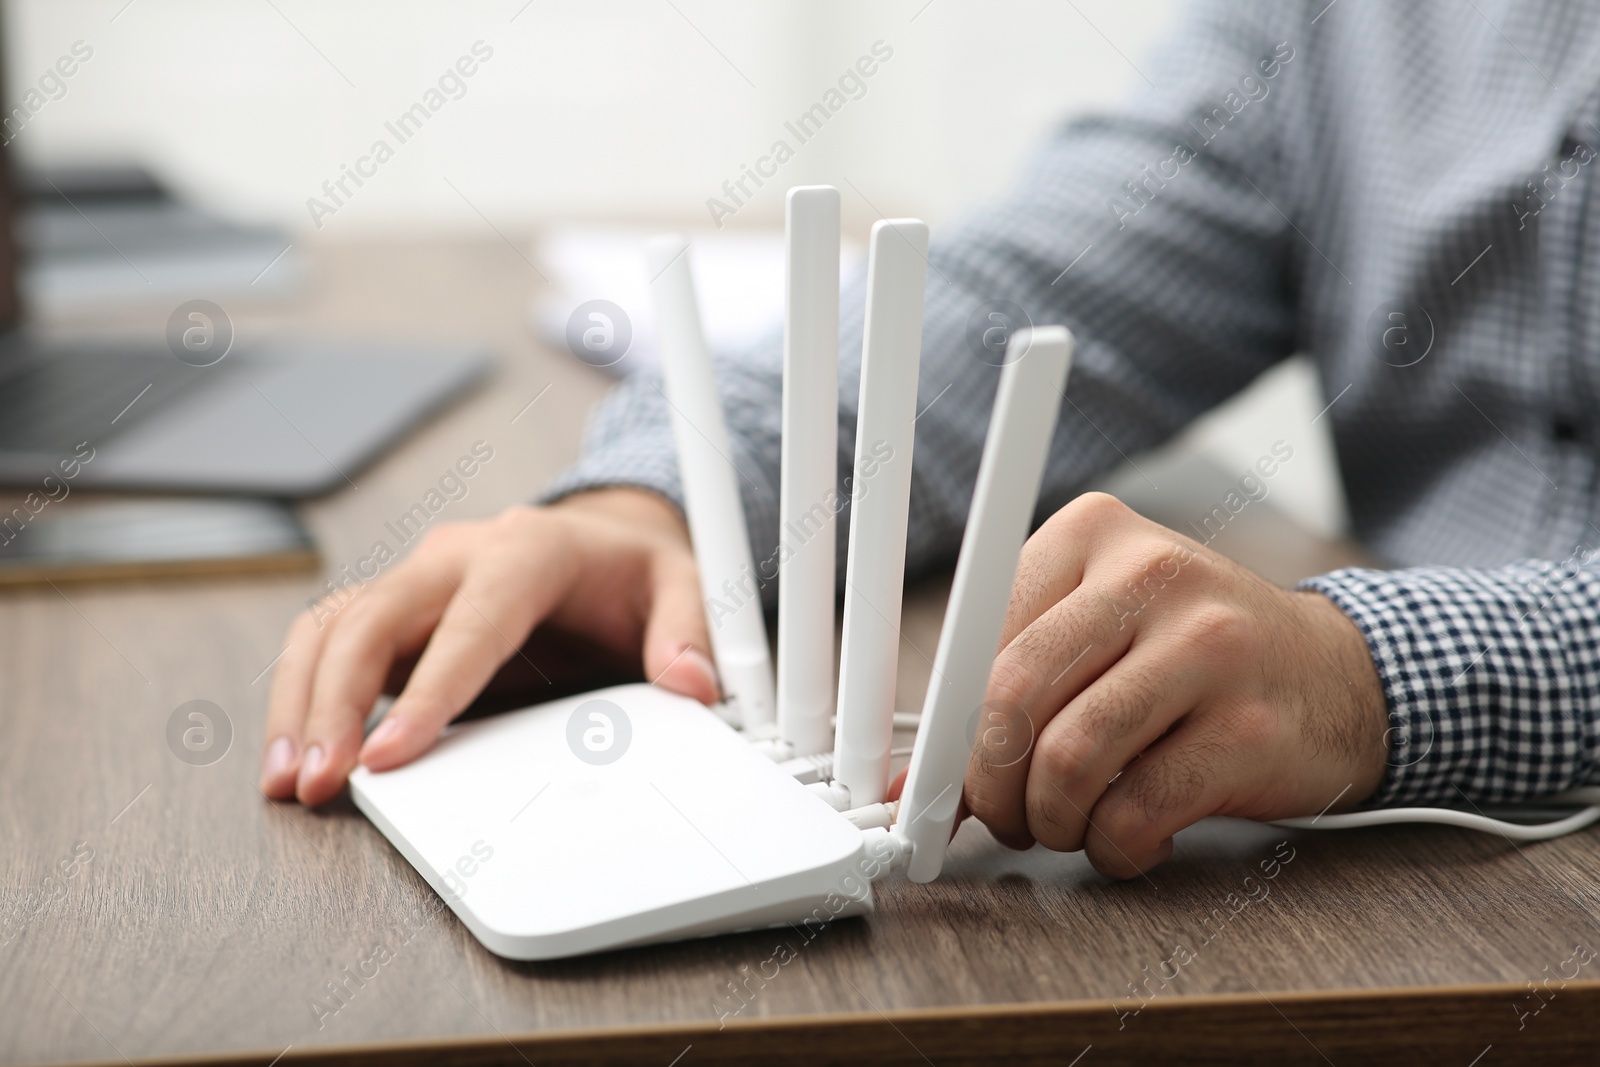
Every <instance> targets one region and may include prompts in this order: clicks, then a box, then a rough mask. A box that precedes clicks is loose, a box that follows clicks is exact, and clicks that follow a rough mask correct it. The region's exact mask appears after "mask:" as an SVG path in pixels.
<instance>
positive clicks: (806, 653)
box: [778, 185, 839, 756]
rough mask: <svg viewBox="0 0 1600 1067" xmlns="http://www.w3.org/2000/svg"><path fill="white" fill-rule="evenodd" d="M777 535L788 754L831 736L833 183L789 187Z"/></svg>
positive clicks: (835, 462) (824, 744)
mask: <svg viewBox="0 0 1600 1067" xmlns="http://www.w3.org/2000/svg"><path fill="white" fill-rule="evenodd" d="M787 210H788V217H787V219H786V226H785V232H786V237H787V245H788V274H787V285H788V291H787V293H786V304H785V314H784V331H783V485H782V491H781V497H780V504H779V528H778V538H779V540H780V542H781V543H782V545H783V546H784V548H785V549H786V551H785V552H783V553H782V554H781V555H780V559H779V563H778V736H779V738H780V739H781V740H783V741H784V742H786V743H787V746H788V753H787V754H789V755H795V756H808V755H811V754H813V753H817V752H824V751H827V750H828V749H829V748H830V747H832V744H833V703H834V700H833V698H834V679H833V611H834V586H835V560H834V557H835V554H836V552H837V548H836V541H835V537H836V535H835V532H834V530H835V525H836V524H835V521H834V520H835V514H836V507H835V504H836V499H837V498H836V494H837V492H838V479H839V190H837V189H835V188H833V187H832V186H828V185H813V186H801V187H799V188H795V189H790V190H789V198H788V208H787Z"/></svg>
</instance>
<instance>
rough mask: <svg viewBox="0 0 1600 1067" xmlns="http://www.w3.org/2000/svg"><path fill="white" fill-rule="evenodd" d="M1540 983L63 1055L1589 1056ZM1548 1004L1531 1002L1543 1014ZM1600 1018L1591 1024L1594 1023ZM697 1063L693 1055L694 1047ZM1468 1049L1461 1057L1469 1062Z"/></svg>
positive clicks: (1582, 1015) (1580, 1028)
mask: <svg viewBox="0 0 1600 1067" xmlns="http://www.w3.org/2000/svg"><path fill="white" fill-rule="evenodd" d="M1541 988H1542V989H1543V992H1544V993H1545V994H1548V997H1546V996H1543V995H1540V994H1538V993H1536V992H1535V991H1534V988H1533V984H1532V983H1523V984H1522V985H1513V984H1510V983H1492V984H1472V985H1455V986H1419V987H1401V988H1387V989H1385V988H1377V989H1359V990H1300V991H1293V992H1275V993H1273V994H1272V995H1271V996H1270V997H1269V996H1267V995H1266V994H1264V993H1260V992H1252V993H1229V994H1214V995H1203V996H1176V995H1169V996H1164V997H1157V998H1154V999H1152V1000H1150V1001H1147V1002H1144V1004H1143V1005H1142V1008H1141V1004H1140V1002H1139V1001H1138V1000H1117V1001H1112V1000H1065V1001H1042V1002H1037V1003H1017V1004H985V1005H971V1006H947V1007H939V1008H920V1009H909V1010H896V1011H888V1012H883V1011H865V1012H834V1013H818V1014H815V1015H791V1016H782V1017H776V1018H766V1019H751V1020H733V1021H730V1022H728V1023H727V1024H726V1025H725V1026H722V1027H718V1026H717V1025H716V1024H715V1023H714V1022H705V1023H661V1024H643V1025H632V1026H626V1027H608V1028H603V1029H578V1030H545V1031H534V1032H525V1033H515V1034H496V1035H471V1036H464V1037H446V1038H422V1039H409V1040H401V1041H384V1042H361V1043H355V1044H350V1045H335V1046H327V1047H307V1048H297V1047H295V1046H293V1045H290V1046H288V1047H287V1048H273V1049H265V1050H259V1051H240V1052H228V1053H218V1054H198V1055H192V1054H191V1055H183V1056H175V1057H153V1058H143V1057H141V1058H137V1059H135V1060H131V1061H130V1060H127V1059H123V1058H120V1057H119V1058H116V1059H106V1060H100V1061H83V1060H77V1061H62V1063H63V1064H66V1063H70V1064H72V1067H100V1065H101V1064H104V1065H105V1067H114V1065H118V1064H122V1065H127V1064H129V1063H137V1064H163V1065H172V1067H201V1065H216V1067H237V1065H246V1064H250V1065H261V1064H279V1065H282V1067H290V1065H306V1064H326V1065H329V1067H355V1065H366V1064H385V1065H412V1064H451V1065H469V1064H470V1065H479V1064H499V1063H511V1064H523V1063H526V1064H536V1065H537V1067H547V1065H550V1064H566V1063H574V1064H576V1063H584V1064H624V1063H627V1064H632V1063H654V1064H658V1065H660V1067H670V1065H674V1064H678V1063H680V1061H681V1062H682V1064H683V1067H694V1065H699V1064H705V1063H708V1062H709V1063H719V1064H722V1063H727V1064H741V1063H748V1062H751V1061H752V1060H755V1059H759V1060H760V1062H761V1063H762V1064H763V1067H771V1065H776V1064H786V1063H796V1064H799V1063H806V1064H816V1063H828V1062H855V1061H858V1060H859V1061H870V1062H872V1063H874V1064H879V1063H882V1064H893V1063H918V1064H920V1063H935V1064H938V1065H940V1067H945V1065H947V1064H957V1063H984V1062H990V1061H992V1060H995V1059H997V1058H999V1057H1002V1056H1004V1057H1005V1058H1006V1060H1007V1062H1008V1063H1040V1064H1044V1063H1049V1064H1054V1065H1057V1067H1065V1065H1067V1064H1072V1063H1077V1062H1078V1060H1077V1057H1079V1056H1080V1055H1082V1054H1084V1053H1085V1052H1086V1051H1087V1050H1092V1051H1093V1052H1094V1054H1095V1055H1094V1058H1093V1060H1092V1062H1091V1063H1087V1064H1086V1067H1098V1065H1101V1064H1107V1063H1129V1064H1135V1063H1145V1062H1149V1061H1150V1059H1151V1058H1152V1057H1157V1056H1160V1057H1179V1056H1181V1057H1182V1058H1183V1059H1184V1061H1185V1062H1202V1063H1204V1062H1213V1061H1214V1062H1227V1063H1236V1062H1241V1061H1243V1060H1244V1059H1247V1058H1249V1057H1254V1056H1271V1057H1278V1058H1282V1057H1284V1056H1288V1057H1290V1058H1291V1059H1294V1058H1296V1057H1298V1058H1301V1059H1305V1060H1306V1061H1307V1062H1322V1061H1323V1060H1330V1061H1332V1062H1340V1060H1339V1057H1340V1056H1341V1055H1342V1056H1344V1057H1353V1056H1359V1057H1360V1062H1363V1063H1391V1062H1392V1063H1403V1064H1415V1063H1416V1062H1418V1060H1419V1058H1420V1059H1421V1060H1422V1061H1423V1062H1433V1061H1434V1060H1436V1059H1438V1060H1442V1061H1445V1062H1457V1063H1460V1064H1461V1065H1462V1067H1466V1065H1467V1064H1468V1063H1476V1062H1477V1060H1476V1059H1475V1058H1474V1057H1475V1056H1478V1057H1481V1056H1482V1054H1483V1053H1484V1052H1485V1051H1487V1050H1488V1049H1489V1048H1492V1047H1496V1046H1499V1047H1501V1048H1502V1049H1506V1050H1507V1051H1508V1052H1509V1053H1512V1054H1514V1056H1515V1059H1516V1060H1517V1061H1521V1060H1524V1059H1526V1058H1527V1057H1529V1056H1532V1055H1538V1056H1539V1057H1540V1063H1541V1067H1545V1065H1549V1064H1562V1063H1592V1062H1594V1061H1595V1058H1596V1054H1597V1049H1596V1047H1595V1045H1596V1033H1595V1032H1594V1030H1593V1026H1592V1020H1593V1019H1594V1018H1595V1015H1596V1012H1597V1011H1600V979H1595V980H1584V981H1568V982H1564V983H1563V982H1559V981H1557V982H1554V983H1552V984H1550V985H1548V986H1541ZM1536 1007H1537V1008H1539V1009H1540V1010H1537V1011H1535V1010H1534V1009H1535V1008H1536ZM1586 1023H1587V1024H1589V1025H1586ZM691 1052H692V1054H693V1058H692V1059H689V1058H688V1057H687V1056H686V1055H685V1054H686V1053H691ZM1461 1052H1465V1053H1466V1054H1467V1055H1466V1058H1465V1059H1458V1056H1459V1054H1460V1053H1461Z"/></svg>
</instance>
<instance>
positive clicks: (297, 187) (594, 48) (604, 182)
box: [7, 0, 1174, 229]
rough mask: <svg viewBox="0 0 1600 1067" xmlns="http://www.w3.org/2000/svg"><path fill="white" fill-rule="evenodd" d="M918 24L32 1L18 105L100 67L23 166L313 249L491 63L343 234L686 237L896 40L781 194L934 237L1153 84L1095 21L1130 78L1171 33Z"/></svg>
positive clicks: (71, 88)
mask: <svg viewBox="0 0 1600 1067" xmlns="http://www.w3.org/2000/svg"><path fill="white" fill-rule="evenodd" d="M925 2H926V0H907V2H902V3H884V4H860V3H852V2H848V0H825V2H819V0H782V2H763V3H758V4H752V3H733V2H727V0H722V2H708V0H671V2H670V3H669V2H668V0H583V2H574V0H533V3H531V4H528V5H527V6H526V7H525V8H524V4H525V3H526V0H492V2H490V0H467V2H459V0H453V2H451V3H449V4H448V5H447V4H445V3H442V2H439V0H433V2H429V3H425V2H422V0H345V2H340V3H327V2H311V0H270V2H269V0H133V3H132V4H131V5H128V6H126V7H124V5H125V4H127V0H94V2H88V0H15V2H12V3H9V4H7V14H8V19H9V26H8V29H9V32H10V40H9V42H8V63H9V68H10V69H9V75H10V83H11V92H12V94H13V97H15V95H16V94H17V93H18V92H20V90H21V88H22V87H23V86H24V85H26V84H27V83H29V82H31V81H33V80H34V79H35V78H36V77H37V76H38V75H39V74H41V73H42V72H44V71H45V70H46V69H47V68H48V67H49V65H50V64H51V63H52V62H53V61H54V60H55V59H56V58H57V57H58V56H59V55H61V54H63V53H65V52H67V51H68V50H69V48H70V47H71V45H72V43H73V42H74V41H77V40H83V41H85V42H86V43H87V44H88V45H89V46H91V47H92V48H93V49H94V57H93V59H92V60H90V61H89V62H88V63H86V64H84V66H83V69H82V70H81V71H80V72H78V73H77V74H76V75H74V77H73V78H72V79H71V80H70V81H69V82H68V91H67V94H66V96H64V97H63V98H62V99H60V100H57V101H52V102H51V103H50V104H49V105H48V106H47V107H46V108H45V109H44V110H43V111H42V112H41V113H40V115H39V116H38V117H37V119H36V120H35V121H34V122H32V123H31V124H30V125H29V128H28V129H26V130H25V131H24V133H23V136H22V137H20V138H19V140H18V144H17V148H18V150H19V152H20V154H22V155H23V156H25V157H28V158H32V159H61V158H66V157H79V158H95V157H100V156H104V155H107V154H121V153H127V152H136V153H139V154H141V155H143V156H145V157H146V158H148V159H149V160H150V162H152V163H153V164H155V165H157V166H158V167H159V168H160V169H161V170H162V171H163V173H164V174H165V175H166V176H167V177H168V178H169V179H170V180H171V181H173V182H174V183H176V184H178V185H180V186H182V187H184V188H185V189H187V190H189V191H190V192H192V193H194V194H196V195H199V196H202V197H205V198H207V199H210V200H212V201H215V202H216V203H218V204H221V205H225V206H228V207H230V208H231V209H233V210H235V211H237V212H241V213H245V214H249V215H253V216H258V217H268V218H276V219H280V220H282V221H285V222H287V223H290V224H292V225H303V224H305V223H306V222H307V220H308V215H307V211H306V207H305V200H306V198H307V197H308V196H310V195H312V194H313V193H315V192H316V191H317V189H318V187H319V186H320V185H321V183H322V182H323V180H324V179H326V178H327V177H329V176H330V175H334V174H336V173H337V172H338V169H339V166H340V164H342V163H352V162H354V160H355V159H356V157H357V156H358V155H360V154H361V153H362V152H364V151H365V150H366V148H367V147H368V145H369V144H370V142H371V141H372V140H373V138H374V137H376V136H379V135H381V134H382V133H383V129H382V125H383V122H384V121H385V120H386V119H390V118H393V117H394V116H395V115H396V114H398V113H399V112H401V111H402V110H404V109H405V107H407V106H408V105H409V104H411V103H412V102H414V101H415V100H416V99H417V98H418V97H419V96H420V95H421V94H422V93H423V91H424V90H425V89H426V88H427V87H428V86H429V85H431V84H433V83H434V81H435V79H436V78H437V76H438V74H439V73H440V72H441V71H443V70H444V69H445V68H446V67H447V66H448V65H449V64H450V63H451V62H453V61H454V60H455V59H456V57H457V56H459V55H461V54H463V53H465V52H467V50H468V48H469V46H470V45H471V44H472V43H473V42H474V41H476V40H480V39H481V40H483V41H484V42H485V43H486V44H487V45H488V46H489V47H491V48H493V49H494V57H493V59H492V60H490V61H489V62H488V63H486V64H485V65H484V66H483V68H482V70H481V71H480V72H479V73H478V74H476V75H475V76H474V77H473V78H472V79H470V80H469V82H468V87H469V88H468V92H467V94H466V96H465V97H464V98H462V99H461V100H458V101H452V102H451V103H450V104H449V105H447V106H446V107H445V108H443V109H442V110H441V111H440V112H439V113H438V114H437V115H436V116H435V118H434V119H433V120H432V121H430V123H429V125H428V128H427V129H426V131H425V132H424V133H423V134H422V135H421V136H419V137H418V138H417V139H416V140H415V141H413V142H411V143H409V144H407V145H405V146H403V150H402V151H400V152H398V153H397V155H396V158H395V159H394V161H393V162H391V163H389V164H388V165H386V166H385V167H383V168H382V169H381V172H380V176H379V177H378V178H377V179H375V180H374V181H372V182H371V183H370V184H369V185H368V186H367V187H366V188H364V189H363V190H362V191H361V193H360V196H359V197H357V198H355V200H354V201H353V202H352V207H351V210H350V211H349V212H342V213H341V215H340V217H339V218H338V224H339V226H340V227H342V228H350V229H356V228H359V227H372V226H378V227H386V226H391V225H395V224H397V223H414V222H417V221H422V220H426V221H429V222H453V223H467V224H471V223H478V224H480V225H481V220H478V219H477V218H476V216H475V215H474V214H473V213H472V211H471V209H470V208H469V207H467V206H466V205H464V204H463V203H462V202H461V199H460V197H458V196H457V194H456V193H454V192H452V191H451V189H450V188H449V186H448V185H446V184H445V182H444V180H443V179H445V178H449V179H450V180H451V181H453V182H455V183H456V185H457V186H458V187H460V189H461V190H462V192H464V193H466V194H467V195H468V197H469V198H470V199H471V200H472V201H473V202H474V203H475V204H477V206H478V207H480V208H481V209H483V210H484V211H485V212H486V213H489V214H491V215H492V216H493V217H495V218H496V220H497V221H499V220H501V219H504V220H507V222H508V224H513V225H515V224H517V223H519V222H527V221H532V220H536V219H541V218H547V217H551V216H568V217H570V216H573V215H583V216H590V217H597V218H598V217H605V218H615V217H617V216H618V215H622V216H627V217H641V218H644V217H657V218H659V217H662V216H670V215H684V216H692V215H695V214H698V213H701V212H703V211H704V201H705V199H706V198H707V197H708V196H710V195H712V194H713V193H714V192H715V191H716V190H717V188H718V187H719V186H720V185H721V183H722V181H723V180H724V179H725V178H727V177H729V176H732V175H737V173H738V170H739V165H740V164H741V163H748V162H753V161H754V160H755V159H756V158H757V156H759V155H760V154H761V153H762V152H764V151H765V150H766V148H767V147H768V145H769V144H770V143H771V141H772V139H773V138H774V137H775V136H778V135H780V134H781V133H782V123H783V121H784V120H785V119H788V118H791V117H793V116H794V115H796V114H798V113H799V112H801V111H803V110H804V109H805V108H806V107H807V106H808V105H809V104H811V103H814V102H815V101H816V100H817V99H818V97H820V96H821V94H822V93H823V92H824V91H825V90H826V89H827V88H828V87H829V86H830V85H832V84H833V83H834V81H835V80H836V79H837V77H838V75H839V73H840V72H842V71H843V70H844V69H845V68H846V67H847V66H848V65H850V64H851V63H853V62H854V61H855V60H856V59H857V58H858V57H859V56H861V55H863V54H865V53H867V52H868V50H869V49H870V47H871V46H872V44H873V42H874V41H878V40H882V41H884V42H885V43H886V44H887V45H888V46H889V47H891V48H892V49H893V50H894V57H893V59H892V60H890V61H889V62H887V63H886V64H884V66H883V67H882V69H881V70H880V71H879V72H878V73H877V74H876V75H875V76H874V77H872V78H871V79H869V80H868V82H867V85H868V91H867V93H866V95H865V96H864V97H863V98H861V99H860V100H856V101H852V102H851V104H850V105H849V106H848V107H847V108H846V109H845V110H844V112H842V113H841V114H840V115H839V116H838V118H836V119H835V120H834V121H833V122H832V123H830V125H829V126H828V128H827V129H826V130H825V131H824V132H823V133H822V134H821V135H819V137H818V138H817V139H816V140H815V141H813V142H811V143H809V144H807V145H805V146H803V147H802V149H801V151H800V152H799V154H798V155H797V158H796V159H795V160H794V161H793V162H792V163H791V164H790V165H789V167H787V168H785V172H784V176H783V177H784V179H785V181H784V184H792V182H791V181H788V180H787V179H789V178H790V176H791V175H792V177H793V179H794V180H796V181H810V180H821V179H826V180H833V181H836V182H837V181H839V180H840V178H841V177H843V176H847V177H849V179H850V180H851V181H853V182H855V183H856V185H857V186H859V187H860V188H861V190H862V191H863V193H865V194H866V196H867V197H869V198H870V199H872V200H873V201H874V202H879V203H881V204H883V205H889V204H892V205H894V207H895V209H896V210H916V211H921V212H924V213H926V214H927V215H928V216H929V217H930V218H932V219H933V220H935V221H937V220H938V219H940V218H941V217H944V216H946V215H948V213H949V212H951V211H952V210H954V209H956V208H958V207H959V206H960V205H962V204H964V203H967V202H970V201H971V200H972V199H973V198H974V196H977V195H981V194H983V193H987V192H990V191H992V190H994V189H996V188H997V187H998V186H999V185H1000V184H1001V183H1002V182H1003V180H1004V178H1005V176H1006V175H1007V174H1008V173H1009V172H1010V171H1011V169H1012V167H1013V165H1014V163H1015V162H1016V160H1017V158H1018V156H1019V154H1020V153H1021V152H1022V151H1023V149H1024V148H1025V147H1026V146H1027V145H1028V144H1029V143H1030V142H1031V141H1032V140H1033V139H1034V137H1035V136H1036V135H1037V134H1038V132H1039V130H1040V129H1041V128H1042V127H1043V126H1045V125H1046V124H1047V123H1050V122H1052V121H1055V120H1056V119H1058V118H1060V117H1061V116H1063V115H1066V114H1068V113H1071V112H1073V111H1077V110H1080V109H1082V108H1084V107H1086V106H1089V105H1092V104H1100V103H1107V102H1110V101H1112V100H1114V99H1115V98H1116V97H1117V95H1118V94H1119V93H1120V91H1121V90H1122V88H1123V87H1124V86H1125V85H1126V84H1128V83H1129V82H1130V80H1132V79H1133V78H1135V77H1136V75H1135V74H1134V73H1133V71H1132V70H1131V68H1130V67H1129V66H1128V64H1127V62H1125V61H1124V60H1123V59H1122V58H1121V57H1120V56H1119V55H1118V54H1117V53H1116V51H1114V50H1113V49H1112V48H1111V47H1110V46H1109V45H1108V44H1107V43H1106V41H1105V40H1104V39H1102V38H1101V36H1100V35H1099V33H1097V32H1096V31H1095V30H1094V29H1093V28H1091V26H1090V25H1089V22H1087V21H1086V18H1087V19H1088V20H1090V21H1092V22H1093V24H1094V25H1095V26H1098V27H1099V28H1100V29H1101V30H1103V31H1104V32H1105V34H1106V35H1107V36H1108V37H1110V38H1111V39H1112V40H1113V41H1115V42H1116V44H1117V47H1119V48H1121V49H1122V50H1123V51H1124V52H1127V53H1128V54H1129V55H1135V54H1137V53H1138V52H1140V51H1142V50H1144V49H1145V47H1146V46H1147V44H1148V43H1149V41H1150V40H1151V39H1152V38H1153V37H1154V36H1156V35H1157V34H1158V33H1159V32H1160V30H1161V29H1162V27H1163V26H1165V25H1166V24H1167V22H1168V21H1169V19H1170V16H1171V13H1172V10H1173V8H1174V3H1173V0H1147V2H1145V3H1136V4H1127V3H1121V4H1119V3H1111V2H1107V0H1078V4H1077V6H1078V8H1079V9H1081V10H1082V12H1083V14H1082V15H1079V14H1078V13H1077V11H1075V10H1074V9H1073V7H1072V6H1070V5H1063V4H1059V3H1047V2H1043V0H1012V2H1006V3H984V4H981V5H980V4H978V3H976V2H974V0H933V2H932V3H927V4H926V6H924V4H925ZM519 11H520V12H521V13H520V14H518V12H519ZM119 12H120V14H119ZM513 16H515V19H514V20H513ZM702 35H703V36H702ZM319 53H320V54H319ZM324 57H326V58H324ZM347 79H348V81H347ZM746 79H748V81H747V80H746ZM780 208H781V189H772V188H769V189H768V190H767V191H766V192H765V194H764V195H763V196H761V197H760V198H759V199H758V200H757V201H756V202H755V203H753V204H752V205H751V209H750V211H749V213H748V215H747V214H746V213H744V212H741V214H740V217H739V218H740V221H741V222H743V221H745V219H746V218H747V217H748V218H749V219H750V220H751V221H761V222H771V221H773V220H775V219H777V218H779V217H780V216H781V210H780Z"/></svg>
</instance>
